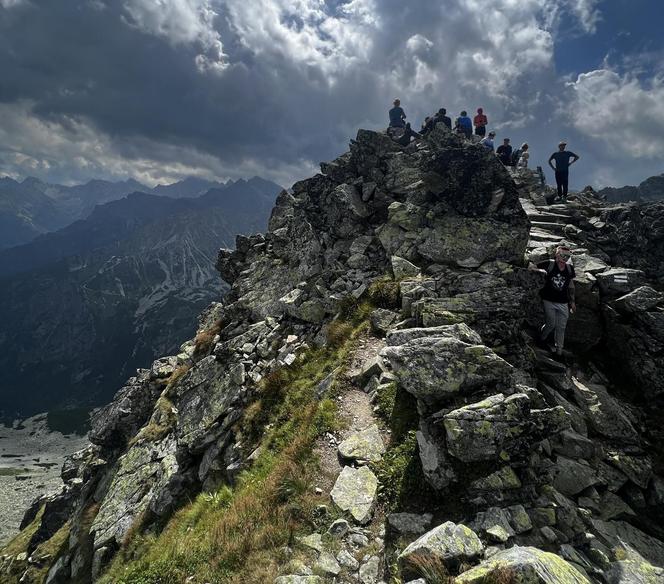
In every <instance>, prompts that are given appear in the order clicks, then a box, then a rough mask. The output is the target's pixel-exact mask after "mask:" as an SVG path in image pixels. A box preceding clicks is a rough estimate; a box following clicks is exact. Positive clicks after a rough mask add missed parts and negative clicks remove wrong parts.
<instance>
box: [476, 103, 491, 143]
mask: <svg viewBox="0 0 664 584" xmlns="http://www.w3.org/2000/svg"><path fill="white" fill-rule="evenodd" d="M488 123H489V120H487V118H486V116H485V115H484V110H483V109H482V108H481V107H478V108H477V115H476V116H475V118H474V119H473V125H474V126H475V135H476V136H486V125H487V124H488Z"/></svg>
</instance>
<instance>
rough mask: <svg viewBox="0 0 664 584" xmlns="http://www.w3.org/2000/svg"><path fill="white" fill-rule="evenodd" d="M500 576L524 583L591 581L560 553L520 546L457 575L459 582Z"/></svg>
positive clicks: (479, 581) (482, 581)
mask: <svg viewBox="0 0 664 584" xmlns="http://www.w3.org/2000/svg"><path fill="white" fill-rule="evenodd" d="M499 578H504V579H506V581H514V582H519V583H520V584H590V581H589V580H588V579H587V578H586V577H585V576H584V575H583V574H581V572H579V571H578V570H577V569H576V568H574V567H573V566H572V565H571V564H569V563H568V562H566V561H565V560H563V559H562V558H561V557H560V556H557V555H555V554H552V553H550V552H544V551H542V550H539V549H537V548H534V547H519V546H515V547H512V548H510V549H507V550H503V551H500V552H498V553H496V554H494V555H493V556H491V558H490V559H488V560H485V561H484V562H482V563H481V564H480V565H479V566H475V567H474V568H471V569H470V570H468V571H467V572H464V573H463V574H461V575H459V576H457V578H456V580H455V583H456V584H486V583H487V582H491V581H494V580H498V579H499ZM501 581H502V580H501Z"/></svg>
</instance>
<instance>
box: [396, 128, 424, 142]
mask: <svg viewBox="0 0 664 584" xmlns="http://www.w3.org/2000/svg"><path fill="white" fill-rule="evenodd" d="M421 137H422V134H418V133H417V132H416V131H415V130H413V129H412V128H411V127H410V124H406V127H405V128H404V133H403V134H402V135H401V136H400V137H399V138H395V139H394V141H395V142H397V143H398V144H401V146H408V144H410V139H411V138H421Z"/></svg>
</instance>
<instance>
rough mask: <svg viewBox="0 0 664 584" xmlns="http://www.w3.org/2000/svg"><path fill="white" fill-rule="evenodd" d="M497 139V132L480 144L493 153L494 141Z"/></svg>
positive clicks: (483, 139) (490, 134)
mask: <svg viewBox="0 0 664 584" xmlns="http://www.w3.org/2000/svg"><path fill="white" fill-rule="evenodd" d="M495 137H496V133H495V132H489V135H488V136H487V137H486V138H482V139H481V140H480V144H481V145H482V146H484V147H485V148H486V149H487V150H491V152H493V139H494V138H495Z"/></svg>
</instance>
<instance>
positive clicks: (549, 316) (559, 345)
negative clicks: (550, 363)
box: [540, 300, 569, 353]
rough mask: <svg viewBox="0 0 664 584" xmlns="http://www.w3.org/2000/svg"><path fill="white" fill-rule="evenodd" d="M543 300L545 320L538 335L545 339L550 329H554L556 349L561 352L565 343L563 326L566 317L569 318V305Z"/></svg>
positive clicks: (565, 324)
mask: <svg viewBox="0 0 664 584" xmlns="http://www.w3.org/2000/svg"><path fill="white" fill-rule="evenodd" d="M543 302H544V317H545V318H546V322H545V323H544V326H543V327H542V329H541V330H540V335H541V336H542V339H546V338H547V337H548V336H549V335H550V334H551V331H555V332H554V338H555V341H556V351H557V352H558V353H561V352H562V350H563V344H564V343H565V327H566V326H567V319H569V307H568V306H567V304H562V303H559V302H549V301H548V300H544V301H543Z"/></svg>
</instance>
